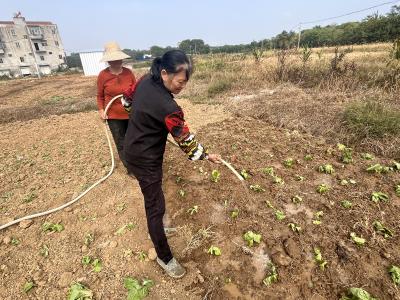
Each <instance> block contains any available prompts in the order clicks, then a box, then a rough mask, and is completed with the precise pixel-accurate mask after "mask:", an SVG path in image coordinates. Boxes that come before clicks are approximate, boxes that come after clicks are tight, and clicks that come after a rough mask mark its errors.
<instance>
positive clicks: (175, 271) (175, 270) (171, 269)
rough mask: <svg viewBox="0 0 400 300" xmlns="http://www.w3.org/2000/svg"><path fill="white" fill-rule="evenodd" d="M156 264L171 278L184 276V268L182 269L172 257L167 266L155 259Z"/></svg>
mask: <svg viewBox="0 0 400 300" xmlns="http://www.w3.org/2000/svg"><path fill="white" fill-rule="evenodd" d="M157 263H158V264H159V265H160V267H161V268H163V269H164V271H165V272H166V273H167V274H168V275H169V276H171V277H172V278H182V277H183V276H184V275H185V274H186V270H185V268H184V267H182V265H181V264H180V263H178V261H177V260H176V259H175V258H174V257H173V258H172V259H171V260H170V261H169V262H168V264H165V263H164V262H163V261H162V260H161V259H159V258H158V257H157Z"/></svg>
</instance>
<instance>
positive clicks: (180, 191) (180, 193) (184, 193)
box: [178, 189, 186, 198]
mask: <svg viewBox="0 0 400 300" xmlns="http://www.w3.org/2000/svg"><path fill="white" fill-rule="evenodd" d="M178 194H179V196H181V197H182V198H183V197H185V195H186V192H185V191H184V190H182V189H181V190H179V191H178Z"/></svg>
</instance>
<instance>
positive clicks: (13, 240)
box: [11, 237, 21, 246]
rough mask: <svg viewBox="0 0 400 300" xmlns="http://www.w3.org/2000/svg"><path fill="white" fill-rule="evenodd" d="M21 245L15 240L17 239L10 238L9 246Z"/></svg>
mask: <svg viewBox="0 0 400 300" xmlns="http://www.w3.org/2000/svg"><path fill="white" fill-rule="evenodd" d="M20 243H21V241H20V240H19V239H17V238H14V237H13V238H12V239H11V245H14V246H17V245H19V244H20Z"/></svg>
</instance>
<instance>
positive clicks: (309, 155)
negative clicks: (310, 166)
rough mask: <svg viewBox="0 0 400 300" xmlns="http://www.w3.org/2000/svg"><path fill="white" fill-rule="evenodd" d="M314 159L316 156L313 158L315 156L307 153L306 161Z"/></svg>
mask: <svg viewBox="0 0 400 300" xmlns="http://www.w3.org/2000/svg"><path fill="white" fill-rule="evenodd" d="M313 159H314V158H313V156H312V155H311V154H307V155H306V156H304V160H306V161H311V160H313Z"/></svg>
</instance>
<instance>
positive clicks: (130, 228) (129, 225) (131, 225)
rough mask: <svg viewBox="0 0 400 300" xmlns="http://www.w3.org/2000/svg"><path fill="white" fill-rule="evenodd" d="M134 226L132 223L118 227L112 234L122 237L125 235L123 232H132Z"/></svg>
mask: <svg viewBox="0 0 400 300" xmlns="http://www.w3.org/2000/svg"><path fill="white" fill-rule="evenodd" d="M135 227H136V225H135V224H133V223H132V222H130V223H128V224H125V225H123V226H122V227H120V228H119V229H118V230H117V231H116V232H115V233H114V234H115V235H123V234H124V233H125V230H129V231H132V230H133V229H135Z"/></svg>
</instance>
